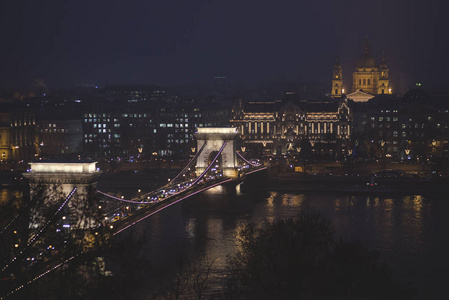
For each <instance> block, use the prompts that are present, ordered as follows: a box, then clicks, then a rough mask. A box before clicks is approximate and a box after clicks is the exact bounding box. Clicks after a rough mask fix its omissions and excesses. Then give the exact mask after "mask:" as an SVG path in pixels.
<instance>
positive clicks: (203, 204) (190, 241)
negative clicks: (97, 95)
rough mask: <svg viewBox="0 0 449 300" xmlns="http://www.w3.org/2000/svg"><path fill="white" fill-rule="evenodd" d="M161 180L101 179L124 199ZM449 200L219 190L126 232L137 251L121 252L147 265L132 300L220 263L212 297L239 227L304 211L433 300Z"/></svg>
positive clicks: (442, 276)
mask: <svg viewBox="0 0 449 300" xmlns="http://www.w3.org/2000/svg"><path fill="white" fill-rule="evenodd" d="M117 176H120V175H117ZM133 176H134V177H136V178H140V177H139V176H143V177H145V175H138V174H137V175H133ZM108 177H110V176H108ZM151 180H153V181H151ZM157 180H159V183H161V182H164V180H165V179H163V178H162V179H161V178H160V177H157V179H156V178H153V179H151V178H149V179H147V180H136V179H130V178H127V179H125V178H122V179H120V183H121V185H117V184H114V181H113V180H112V181H110V182H108V180H105V178H104V177H103V179H100V182H99V186H100V187H101V189H103V190H105V191H111V192H112V191H113V192H117V191H118V190H120V191H121V192H122V193H123V194H125V195H126V194H127V193H128V194H132V193H133V192H135V191H136V190H137V189H139V188H141V186H139V185H142V183H144V182H147V183H148V182H153V183H154V185H157V184H158V183H155V182H156V181H157ZM111 182H112V183H111ZM447 198H448V196H447V195H441V194H431V193H430V194H419V193H414V194H387V193H379V194H367V193H363V194H351V193H346V194H345V193H329V192H326V193H323V192H321V193H320V192H307V193H283V192H276V191H274V190H271V189H269V188H268V189H262V190H258V191H257V193H256V191H253V192H250V193H243V192H241V191H240V186H237V187H236V188H235V189H234V188H224V187H216V188H213V189H211V190H209V191H206V192H204V193H202V194H200V195H197V196H194V197H192V198H190V199H188V200H185V201H184V202H182V203H179V204H177V205H174V206H172V207H170V208H168V209H166V210H164V211H162V212H160V213H158V214H157V215H154V216H152V217H150V218H148V219H146V220H145V221H143V222H141V223H139V224H137V225H135V226H134V227H133V228H131V229H129V230H127V231H125V232H123V233H121V234H120V235H119V236H118V238H117V241H127V242H129V241H131V242H130V244H131V245H135V249H131V250H129V249H128V251H126V252H123V253H126V255H133V256H134V257H135V258H136V259H137V258H138V259H139V260H141V261H148V269H146V270H145V269H144V270H143V271H142V270H141V271H140V272H141V273H140V274H139V278H142V277H143V278H146V279H147V280H145V281H142V283H141V284H136V285H135V287H134V288H133V295H134V298H137V299H138V298H142V299H146V297H145V296H144V295H148V293H149V290H148V289H154V286H155V285H156V286H161V284H162V283H163V282H164V281H165V280H167V278H168V277H166V276H168V275H167V274H170V273H171V272H172V271H176V270H178V269H179V268H180V266H182V265H184V264H199V261H204V260H205V258H207V261H209V262H212V261H213V262H214V263H213V267H212V275H213V276H212V278H211V280H210V281H209V285H208V287H207V288H208V290H209V291H212V292H214V291H217V290H218V289H219V286H220V284H221V283H222V281H223V271H224V268H225V264H226V257H227V256H228V255H230V254H232V253H233V252H234V251H235V249H236V244H235V233H236V229H237V228H238V226H239V225H240V224H242V223H243V222H254V223H256V224H262V223H263V222H268V221H271V220H274V219H276V218H293V217H295V216H297V215H298V214H299V213H300V212H301V211H318V212H320V213H321V214H322V215H323V216H324V217H326V218H328V219H330V220H331V222H332V224H333V226H334V229H335V233H336V236H337V237H338V236H341V237H343V238H345V239H358V240H361V241H363V242H364V243H365V244H366V245H367V246H369V247H370V248H372V249H376V250H378V251H379V252H380V253H381V258H382V260H383V261H385V262H386V263H387V265H388V267H389V268H390V269H391V270H392V272H393V274H394V275H395V277H396V278H398V279H400V280H401V281H402V282H406V283H409V284H410V285H411V286H413V287H416V288H418V290H419V293H417V294H416V299H432V298H437V295H440V294H441V293H445V292H446V289H445V288H446V284H447V282H449V258H448V253H449V241H448V235H447V229H448V228H449V218H448V217H447V213H448V212H449V200H448V199H447ZM133 247H134V246H133ZM124 255H125V254H124ZM119 258H120V255H119ZM181 258H182V259H181ZM120 259H129V258H126V257H121V258H120ZM180 262H182V263H180ZM142 265H143V264H142ZM182 267H183V268H185V266H182ZM112 270H113V272H114V271H115V272H118V269H115V270H114V267H113V266H112ZM161 278H163V279H161ZM148 281H150V282H151V283H152V284H148Z"/></svg>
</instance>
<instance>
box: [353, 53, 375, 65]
mask: <svg viewBox="0 0 449 300" xmlns="http://www.w3.org/2000/svg"><path fill="white" fill-rule="evenodd" d="M374 67H376V60H375V59H374V57H372V56H371V54H369V53H368V54H365V53H363V54H362V55H361V56H360V57H359V60H358V61H357V68H374Z"/></svg>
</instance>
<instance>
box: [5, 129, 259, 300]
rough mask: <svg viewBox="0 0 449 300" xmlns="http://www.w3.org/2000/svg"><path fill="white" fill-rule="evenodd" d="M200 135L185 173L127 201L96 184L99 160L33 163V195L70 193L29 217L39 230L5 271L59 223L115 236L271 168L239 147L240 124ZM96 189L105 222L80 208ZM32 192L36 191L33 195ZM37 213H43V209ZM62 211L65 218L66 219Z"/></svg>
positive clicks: (56, 265) (52, 200)
mask: <svg viewBox="0 0 449 300" xmlns="http://www.w3.org/2000/svg"><path fill="white" fill-rule="evenodd" d="M195 136H196V139H197V149H198V150H197V151H196V154H195V155H194V156H193V157H192V158H191V159H190V161H189V162H188V163H187V165H186V166H185V167H184V168H183V169H182V170H181V171H180V173H178V174H177V175H176V176H175V177H173V178H172V179H171V180H169V181H168V183H167V184H165V185H164V186H162V187H160V188H157V189H155V190H152V191H150V192H146V193H143V194H140V193H139V194H138V195H136V196H135V197H132V198H130V199H124V197H121V196H120V197H118V196H116V195H114V194H112V193H108V192H105V191H100V190H97V189H96V188H95V187H96V180H97V179H98V177H99V175H100V173H101V172H100V171H99V170H98V169H96V165H95V162H89V163H82V162H81V163H80V162H75V163H67V162H66V163H30V165H31V169H30V170H29V172H27V173H25V174H24V176H25V177H27V178H28V179H29V181H30V189H31V195H32V196H33V195H34V198H36V197H41V196H42V193H45V192H43V191H42V184H43V185H44V186H45V185H48V186H50V185H53V186H60V187H62V193H63V194H64V195H65V197H63V198H61V197H59V198H58V199H51V197H50V198H49V199H50V200H49V201H51V202H53V203H52V204H53V206H54V207H55V210H54V213H53V215H51V217H50V218H48V219H46V220H45V221H43V222H41V223H39V222H37V223H33V222H32V221H30V227H31V228H35V229H36V230H35V233H34V234H33V235H32V236H31V237H30V238H29V240H28V242H27V243H26V244H25V245H23V247H22V249H21V250H20V251H18V252H17V254H16V255H15V256H14V257H12V258H11V259H10V260H9V261H8V262H7V263H6V264H4V265H3V267H2V273H6V272H7V271H8V269H9V267H10V265H11V264H13V263H14V262H16V261H17V260H19V259H21V258H23V257H22V256H24V254H25V253H26V251H27V250H28V249H29V248H31V247H32V246H33V245H34V244H35V243H37V241H38V240H39V238H40V236H41V235H42V234H43V233H44V231H45V230H47V228H48V227H49V226H50V225H52V224H55V223H56V222H62V224H61V225H62V227H63V228H65V229H67V230H74V229H75V230H76V229H89V230H90V229H93V230H95V229H96V228H98V227H103V228H106V229H109V232H110V233H111V235H112V236H115V235H118V234H120V233H121V232H123V231H125V230H127V229H129V228H132V227H133V226H134V225H136V224H138V223H139V222H141V221H143V220H145V219H146V218H149V217H151V216H152V215H154V214H157V213H158V212H160V211H162V210H164V209H166V208H168V207H170V206H172V205H175V204H176V203H179V202H181V201H183V200H185V199H188V198H190V197H192V196H194V195H197V194H199V193H201V192H203V191H206V190H208V189H211V188H214V187H216V186H219V185H237V184H238V183H240V182H242V181H244V180H245V178H246V176H248V175H249V174H251V173H254V172H259V171H262V170H264V169H266V166H264V165H261V164H260V163H258V162H257V161H249V160H248V159H246V158H245V157H244V155H243V154H242V153H240V152H238V151H237V150H236V145H235V139H236V137H237V131H236V129H235V128H198V132H197V133H196V134H195ZM38 188H39V189H38ZM92 188H94V192H95V193H97V195H99V196H100V197H101V198H102V201H103V203H105V202H108V203H110V204H112V207H113V209H110V210H106V209H105V210H103V212H102V218H103V221H102V222H100V223H99V222H98V220H95V219H94V218H93V217H92V218H91V217H90V216H86V215H83V212H82V211H79V207H80V203H88V202H89V200H88V197H91V196H92V195H91V194H90V193H89V190H92ZM33 190H35V192H34V193H33ZM61 199H62V200H61ZM32 201H33V198H32V200H31V202H32ZM31 202H30V203H31ZM98 208H101V206H99V207H98ZM77 210H78V211H77ZM36 214H37V215H38V214H39V212H36ZM61 214H64V216H62V217H61ZM67 216H68V217H67ZM81 216H82V217H81ZM16 220H17V218H13V219H12V221H11V222H9V223H8V225H7V226H6V227H5V228H3V229H2V230H1V234H3V233H5V232H6V231H8V230H9V229H10V228H11V226H12V224H14V223H15V222H16ZM58 220H59V221H58ZM78 255H79V254H76V255H75V256H73V257H70V258H69V259H64V260H63V261H55V262H54V264H53V265H52V266H51V268H48V269H47V270H45V271H44V272H43V273H41V274H37V276H36V277H35V278H34V279H32V280H30V281H29V282H27V283H26V284H25V285H20V286H18V287H16V288H15V289H13V290H11V291H10V292H9V293H8V294H6V295H5V296H9V295H12V294H14V293H15V292H18V291H20V290H21V289H22V288H23V287H24V286H26V285H28V284H31V283H33V282H34V281H35V280H37V279H39V278H41V277H42V276H45V275H46V274H48V273H49V272H51V271H53V270H55V269H57V268H59V267H60V266H62V265H64V264H65V263H67V262H68V261H71V260H72V259H74V257H76V256H78ZM1 296H2V295H0V297H1ZM1 299H3V298H1Z"/></svg>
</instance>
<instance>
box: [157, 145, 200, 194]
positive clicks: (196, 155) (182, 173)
mask: <svg viewBox="0 0 449 300" xmlns="http://www.w3.org/2000/svg"><path fill="white" fill-rule="evenodd" d="M206 144H207V141H205V142H204V143H203V145H202V146H201V148H200V149H199V150H198V152H197V153H196V154H195V156H194V157H193V158H192V159H191V160H190V161H189V163H188V164H187V165H186V166H185V168H184V169H183V170H182V171H181V172H180V173H179V174H178V175H176V176H175V177H174V178H173V179H172V180H170V182H169V183H168V184H166V185H165V186H164V187H162V188H165V187H169V186H171V185H173V184H174V182H175V180H176V179H178V178H179V177H180V176H182V175H184V174H185V173H186V172H187V170H188V169H189V168H190V167H191V166H192V164H193V163H194V162H195V161H196V159H197V158H198V156H199V155H200V154H201V152H202V151H203V149H204V147H205V146H206Z"/></svg>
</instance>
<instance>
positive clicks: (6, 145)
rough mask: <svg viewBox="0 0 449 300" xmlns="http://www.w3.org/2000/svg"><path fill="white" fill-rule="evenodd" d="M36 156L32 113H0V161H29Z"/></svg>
mask: <svg viewBox="0 0 449 300" xmlns="http://www.w3.org/2000/svg"><path fill="white" fill-rule="evenodd" d="M36 154H37V130H36V121H35V117H34V113H32V112H30V111H24V110H20V109H19V110H17V109H8V108H7V109H6V110H5V111H2V112H1V113H0V160H1V161H22V160H26V161H29V160H31V159H34V157H35V155H36Z"/></svg>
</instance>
